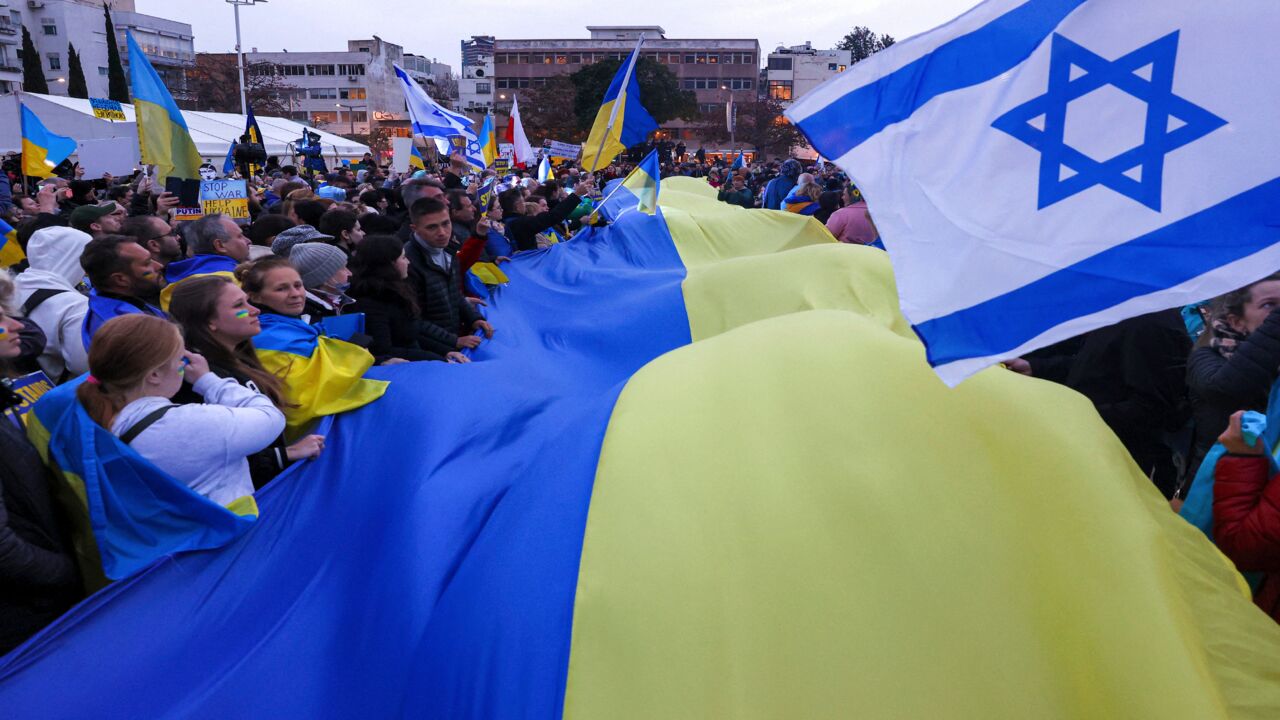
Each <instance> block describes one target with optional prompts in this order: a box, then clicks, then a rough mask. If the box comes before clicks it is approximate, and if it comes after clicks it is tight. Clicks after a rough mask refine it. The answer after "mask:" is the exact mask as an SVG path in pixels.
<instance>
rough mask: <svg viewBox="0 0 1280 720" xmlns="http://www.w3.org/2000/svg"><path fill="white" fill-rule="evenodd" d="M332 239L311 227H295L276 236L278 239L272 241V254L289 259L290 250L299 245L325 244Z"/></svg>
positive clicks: (330, 236)
mask: <svg viewBox="0 0 1280 720" xmlns="http://www.w3.org/2000/svg"><path fill="white" fill-rule="evenodd" d="M332 239H333V236H332V235H325V234H324V233H322V232H320V231H319V230H317V229H315V228H313V227H311V226H310V225H295V226H293V227H291V228H289V229H288V230H284V231H281V233H280V234H279V235H276V239H275V240H272V241H271V252H273V253H275V254H277V255H279V256H280V257H286V258H287V257H290V255H289V249H290V248H292V247H293V246H294V245H297V244H298V243H305V242H323V241H325V240H332Z"/></svg>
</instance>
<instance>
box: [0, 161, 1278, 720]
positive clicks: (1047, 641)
mask: <svg viewBox="0 0 1280 720" xmlns="http://www.w3.org/2000/svg"><path fill="white" fill-rule="evenodd" d="M659 204H660V207H659V211H658V213H657V214H655V215H653V216H649V215H646V214H643V213H635V212H633V213H628V214H627V215H625V216H623V217H621V218H620V219H619V220H618V222H617V223H615V224H613V225H610V226H609V227H607V228H604V229H599V228H597V229H590V230H585V231H583V232H582V233H580V234H579V235H577V236H575V238H574V239H573V240H572V241H571V242H568V243H561V244H558V245H556V246H555V247H553V248H551V249H549V250H547V251H545V252H540V253H532V254H530V255H528V256H525V257H524V258H517V259H516V260H514V261H513V262H512V263H510V264H506V265H504V266H503V269H504V271H505V272H506V273H507V275H508V276H509V278H510V283H509V284H508V285H507V286H505V287H503V288H502V289H501V292H498V293H495V294H494V297H493V299H492V301H491V303H490V306H489V308H488V310H489V320H490V321H491V322H492V323H493V325H494V328H495V334H494V337H493V339H492V341H491V342H486V343H484V344H483V345H482V346H481V347H480V348H479V349H478V350H477V351H476V353H475V355H474V360H475V362H473V363H471V364H469V365H464V366H450V365H446V364H444V363H410V364H405V365H397V366H394V367H385V368H374V369H373V370H371V371H370V375H372V376H375V377H378V378H381V379H385V380H388V381H390V383H391V385H390V386H389V388H387V392H386V394H385V396H384V397H382V399H381V400H379V401H378V402H377V403H374V404H372V405H368V406H367V407H360V408H359V409H353V410H350V411H349V412H347V413H345V414H343V415H342V416H340V417H339V418H338V419H337V421H336V422H335V424H334V427H333V428H332V429H331V430H329V431H327V432H325V434H326V435H327V436H328V442H327V446H328V448H329V449H326V451H325V452H324V454H322V455H321V456H320V457H318V458H317V459H315V460H312V461H309V462H308V463H306V464H305V465H303V466H300V467H298V468H297V469H295V470H293V471H290V472H289V473H288V474H286V475H283V476H281V477H278V478H276V479H275V480H273V481H272V483H271V485H269V486H267V488H266V489H265V490H264V491H262V492H261V493H260V494H259V495H258V501H259V503H260V505H261V507H262V517H261V519H260V521H259V522H258V524H257V526H256V527H255V528H254V529H253V531H252V532H249V533H247V534H245V535H244V536H243V537H241V538H240V539H239V540H236V541H234V542H233V543H232V544H231V545H230V546H228V547H226V548H223V549H221V550H218V551H213V552H193V553H185V554H182V555H180V556H177V557H175V558H172V559H170V560H165V561H162V562H159V563H156V564H155V565H152V566H151V567H150V568H149V569H148V570H147V571H146V572H145V573H144V574H142V575H139V576H137V577H136V578H134V579H133V580H132V581H128V582H127V584H121V585H118V586H117V587H116V588H113V589H112V590H113V592H112V593H111V594H110V595H109V596H105V597H104V599H103V601H102V602H97V601H94V600H90V601H88V602H86V603H83V604H81V605H80V606H78V607H77V608H76V609H75V610H73V611H72V613H71V615H70V616H69V617H67V618H65V619H64V620H63V621H61V622H59V623H55V625H54V626H53V627H52V628H51V629H50V630H49V631H47V632H46V634H45V635H43V636H42V637H41V638H39V639H37V640H36V641H34V642H33V643H32V644H30V645H28V646H27V647H26V648H25V649H21V650H19V651H17V652H15V653H13V654H11V655H9V656H7V657H6V658H4V659H3V660H0V677H4V682H3V683H0V707H4V708H6V709H7V710H9V709H12V711H11V714H13V715H14V716H15V717H27V716H39V717H45V716H49V717H82V716H95V715H119V716H136V717H157V716H166V715H169V716H228V717H240V716H266V715H271V714H276V715H281V716H286V717H294V716H308V717H311V716H326V717H352V716H371V717H392V716H396V717H398V716H405V715H423V716H431V717H497V718H506V717H538V718H557V717H566V718H575V719H577V718H592V719H594V718H623V719H626V718H645V719H646V720H647V719H649V718H684V717H695V718H718V717H734V718H778V717H797V718H799V717H804V718H808V717H820V718H822V717H830V718H837V717H838V718H844V717H868V718H880V717H901V718H935V717H945V718H951V717H974V718H979V717H980V718H984V719H985V718H1010V719H1012V718H1019V719H1020V718H1026V717H1078V718H1093V717H1143V718H1145V717H1195V718H1201V717H1206V718H1224V717H1232V718H1240V717H1247V718H1259V719H1262V718H1271V717H1276V716H1278V715H1280V688H1278V687H1277V684H1276V683H1275V682H1274V678H1273V675H1274V668H1276V667H1280V629H1278V628H1277V627H1275V625H1274V623H1272V621H1271V620H1270V619H1269V618H1268V617H1266V615H1264V614H1263V613H1260V612H1258V611H1257V609H1256V608H1254V607H1253V606H1252V604H1251V602H1250V600H1249V597H1248V595H1247V593H1246V592H1243V591H1242V590H1241V589H1240V587H1239V586H1238V585H1237V584H1236V580H1237V578H1238V575H1237V574H1236V572H1235V571H1234V569H1233V568H1232V567H1231V565H1230V563H1229V562H1227V561H1226V560H1225V559H1224V558H1223V557H1222V556H1221V555H1220V554H1219V553H1218V552H1217V551H1216V550H1215V549H1214V548H1213V547H1212V546H1210V545H1209V544H1208V543H1207V541H1206V540H1205V539H1204V538H1203V536H1201V535H1200V534H1199V533H1198V532H1196V531H1195V530H1194V529H1191V528H1189V527H1186V526H1185V525H1184V524H1182V521H1181V520H1179V519H1178V518H1176V517H1175V516H1174V515H1173V514H1172V513H1170V512H1169V511H1168V506H1167V503H1165V502H1164V501H1163V499H1162V498H1161V497H1160V496H1159V493H1158V492H1156V491H1155V490H1154V489H1153V488H1152V487H1151V486H1150V484H1149V482H1148V481H1147V480H1146V479H1145V478H1144V477H1142V476H1141V474H1140V473H1138V472H1137V470H1136V467H1135V466H1134V465H1133V463H1132V461H1131V460H1130V459H1129V457H1128V455H1127V454H1126V452H1125V450H1124V448H1123V446H1122V445H1121V444H1120V443H1119V441H1118V440H1116V438H1115V437H1114V436H1113V435H1112V434H1111V433H1110V431H1109V430H1107V428H1106V426H1105V425H1104V424H1103V423H1102V422H1101V421H1100V420H1099V419H1098V417H1097V413H1096V411H1095V410H1094V409H1093V407H1092V405H1091V404H1090V403H1089V402H1088V401H1087V400H1085V399H1084V398H1082V397H1080V396H1078V395H1076V394H1074V393H1072V392H1071V391H1068V390H1066V389H1064V388H1062V387H1059V386H1056V385H1053V384H1050V383H1045V382H1041V381H1036V380H1032V379H1030V378H1024V377H1021V376H1018V375H1016V374H1014V373H1010V372H1007V371H1000V370H997V369H992V370H989V371H986V372H984V373H980V374H979V375H977V376H975V377H973V378H971V379H970V380H968V381H966V382H965V383H964V384H962V385H961V386H959V387H958V388H955V389H948V388H946V387H945V386H944V385H943V384H942V383H941V382H940V381H939V380H938V379H937V377H936V376H935V375H934V373H933V372H932V370H931V369H930V368H929V367H928V365H927V363H926V362H925V358H924V351H923V348H922V346H921V345H920V343H919V341H918V340H917V339H916V338H915V337H914V335H913V333H912V332H911V329H910V327H909V326H908V325H907V323H906V322H905V320H904V319H903V318H902V316H901V314H900V312H899V311H898V308H897V299H896V291H895V288H894V282H893V276H892V272H891V267H890V264H889V261H888V258H887V256H885V255H884V254H883V253H881V252H879V251H877V250H875V249H872V248H864V247H854V246H847V245H840V244H837V243H835V242H834V240H833V239H832V238H831V237H830V235H829V234H828V233H827V232H826V231H825V230H824V229H823V228H822V227H821V226H820V225H819V224H818V223H816V222H813V221H812V220H810V219H809V218H805V217H802V216H798V215H794V214H787V213H777V212H743V211H741V210H740V209H737V208H733V207H731V206H728V205H726V204H723V203H718V202H717V201H716V199H715V196H714V194H713V193H712V192H711V191H709V188H707V187H706V185H705V183H700V182H699V181H696V180H693V179H688V180H687V182H686V179H684V178H673V179H671V180H667V181H664V182H663V188H662V195H661V199H660V201H659ZM263 317H264V323H263V324H264V332H263V335H265V336H267V340H268V342H267V343H264V344H270V345H272V346H273V347H274V348H275V349H274V350H273V352H276V353H278V357H285V356H288V358H287V359H286V360H284V361H282V362H295V363H314V362H327V361H326V360H323V359H317V358H315V357H314V355H313V354H312V353H313V351H314V348H315V338H314V336H306V337H305V338H304V337H303V335H304V330H305V329H304V328H293V329H292V330H291V331H290V332H288V333H285V332H278V333H273V332H272V331H271V329H270V328H269V327H267V326H268V323H267V322H266V321H265V319H266V318H270V317H272V316H270V315H264V316H263ZM273 335H274V337H272V336H273ZM308 338H309V339H308ZM304 340H305V342H304ZM255 344H259V341H258V340H257V339H255ZM261 346H262V345H261V344H260V347H261ZM264 362H265V360H264ZM279 367H284V365H281V366H279ZM55 392H56V391H55ZM38 409H39V406H37V411H38ZM1062 487H1071V492H1070V493H1067V494H1063V493H1062V492H1060V491H1059V490H1060V488H1062ZM335 538H338V540H337V541H335ZM370 588H376V589H377V591H376V592H372V591H370ZM107 600H109V602H107ZM173 607H180V608H182V609H183V611H182V612H180V613H176V612H169V611H166V610H167V609H171V608H173ZM139 627H146V628H147V632H146V634H145V635H144V636H141V637H140V636H139V635H138V632H137V629H138V628H139ZM103 647H110V648H112V662H111V663H102V662H101V652H102V650H101V649H102V648H103ZM282 658H287V662H284V661H282ZM69 672H74V676H75V678H76V682H75V683H70V684H68V683H67V682H66V677H67V676H68V673H69ZM322 673H328V674H330V675H332V674H334V673H339V674H340V676H341V677H342V682H341V683H316V682H314V681H313V680H314V678H316V677H321V676H329V675H322ZM120 687H147V688H149V689H151V690H152V691H151V692H145V693H143V692H135V693H120V692H118V688H120ZM189 688H201V692H199V693H192V692H189V691H188V690H189Z"/></svg>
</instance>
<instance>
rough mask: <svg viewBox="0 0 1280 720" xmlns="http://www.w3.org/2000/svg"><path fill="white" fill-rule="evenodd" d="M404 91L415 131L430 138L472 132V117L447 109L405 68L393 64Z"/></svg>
mask: <svg viewBox="0 0 1280 720" xmlns="http://www.w3.org/2000/svg"><path fill="white" fill-rule="evenodd" d="M392 67H393V68H395V71H396V77H397V78H399V80H400V89H401V91H403V92H404V102H405V105H407V106H408V108H409V119H410V120H411V121H412V124H413V133H414V134H415V135H422V136H424V137H429V138H441V139H448V138H451V137H457V136H459V135H463V136H465V135H467V134H468V133H471V119H470V118H468V117H467V116H466V115H463V114H461V113H456V112H454V111H452V110H448V109H446V108H445V107H444V106H442V105H440V104H439V103H437V102H436V101H435V100H432V99H431V96H430V95H427V91H426V90H423V89H422V86H421V85H419V84H418V83H417V82H415V81H414V80H413V78H411V77H409V74H408V73H406V72H405V71H404V68H402V67H400V66H399V65H394V64H393V65H392ZM473 135H474V134H473Z"/></svg>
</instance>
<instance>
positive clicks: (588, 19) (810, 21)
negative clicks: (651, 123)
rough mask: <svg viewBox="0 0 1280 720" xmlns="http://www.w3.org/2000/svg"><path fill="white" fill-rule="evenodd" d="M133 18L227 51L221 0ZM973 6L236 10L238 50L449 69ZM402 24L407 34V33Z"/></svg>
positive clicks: (923, 17)
mask: <svg viewBox="0 0 1280 720" xmlns="http://www.w3.org/2000/svg"><path fill="white" fill-rule="evenodd" d="M135 4H136V6H137V9H138V12H141V13H146V14H148V15H157V16H159V17H165V18H169V19H172V20H178V21H181V22H186V23H190V24H191V25H192V32H193V34H194V35H195V45H196V51H197V52H228V51H231V50H232V49H234V47H235V24H234V22H233V20H232V8H231V6H230V5H228V4H227V3H226V2H224V0H135ZM976 4H977V0H827V1H826V2H808V3H804V4H801V3H797V2H793V1H791V0H734V1H733V2H708V1H706V0H702V1H699V0H643V2H625V3H623V2H619V3H613V2H601V0H552V2H527V1H521V0H459V1H458V2H449V1H448V0H270V2H267V3H265V4H259V5H255V6H253V7H243V8H241V10H240V31H241V34H242V38H243V40H242V42H243V45H244V49H245V51H246V52H248V51H249V49H250V48H254V47H256V48H258V49H259V50H262V51H264V52H266V51H268V50H272V51H278V50H282V49H287V50H291V51H303V50H342V49H345V48H346V41H347V40H355V39H358V38H367V37H369V36H371V35H375V34H376V35H378V36H379V37H381V38H382V39H383V40H386V41H388V42H393V43H396V44H397V45H401V46H403V47H404V49H405V51H406V52H412V53H416V54H418V55H425V56H427V57H434V58H438V59H439V60H440V61H441V62H446V63H448V64H450V65H452V66H453V69H454V72H457V71H458V69H459V65H460V63H461V51H460V49H459V45H458V43H459V41H460V40H463V39H465V38H470V37H471V36H472V35H494V36H496V37H499V38H585V37H587V30H586V26H587V25H659V26H661V27H662V28H663V29H665V30H666V31H667V37H669V38H716V37H723V38H755V39H758V40H759V41H760V48H761V50H762V51H763V52H765V53H768V52H770V51H772V50H773V49H774V48H775V47H776V46H778V45H800V44H803V43H804V41H806V40H809V41H811V42H813V44H814V47H823V48H828V47H831V46H832V45H834V44H835V43H836V42H837V41H838V40H839V39H840V38H841V37H843V36H844V34H845V33H846V32H848V31H849V29H850V28H852V27H854V26H855V25H866V26H868V27H870V28H871V29H872V30H874V31H875V32H877V33H888V34H890V35H892V36H894V37H895V38H897V39H899V40H903V39H905V38H907V37H910V36H911V35H915V34H917V33H920V32H923V31H925V30H928V29H930V28H932V27H935V26H937V25H940V24H942V23H944V22H946V21H947V20H950V19H951V18H954V17H956V16H958V15H960V14H961V13H963V12H964V11H966V10H968V9H969V8H971V7H973V6H974V5H976ZM409 28H414V29H413V30H410V29H409Z"/></svg>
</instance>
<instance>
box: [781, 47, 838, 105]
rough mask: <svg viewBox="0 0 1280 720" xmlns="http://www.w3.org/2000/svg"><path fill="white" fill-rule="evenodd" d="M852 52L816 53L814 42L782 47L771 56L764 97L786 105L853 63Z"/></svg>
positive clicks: (824, 51) (831, 51)
mask: <svg viewBox="0 0 1280 720" xmlns="http://www.w3.org/2000/svg"><path fill="white" fill-rule="evenodd" d="M852 56H853V53H852V51H850V50H815V49H814V47H813V45H812V43H809V42H806V43H805V44H803V45H793V46H791V47H779V48H778V49H777V50H774V51H773V52H771V53H769V62H768V65H767V66H766V68H765V87H764V90H765V94H767V95H768V96H769V97H771V98H773V99H775V100H778V101H779V102H781V103H782V104H783V105H784V106H785V105H790V104H791V103H792V101H794V100H796V99H798V98H800V97H801V96H803V95H804V94H805V93H807V92H809V91H810V90H813V89H814V88H816V87H818V86H819V85H821V84H822V83H824V82H826V81H827V80H829V79H831V78H832V77H834V76H836V75H839V74H840V73H842V72H844V71H845V70H847V69H849V66H850V65H852V64H853V61H852Z"/></svg>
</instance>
